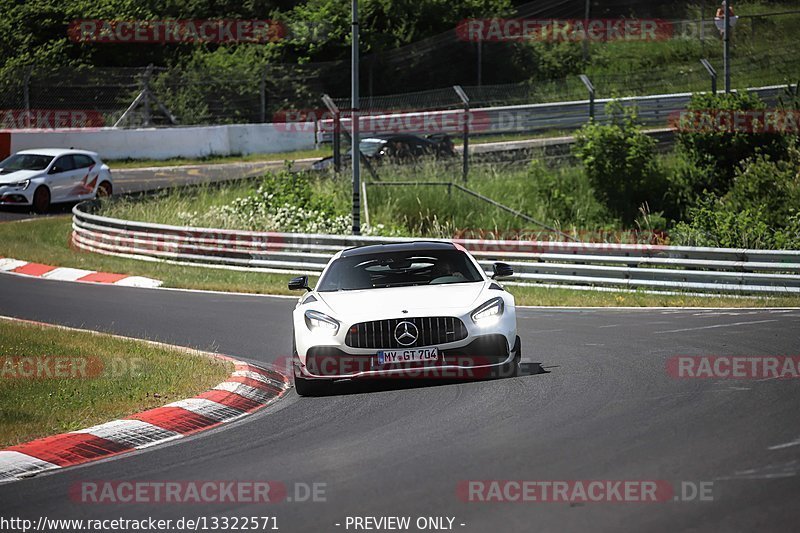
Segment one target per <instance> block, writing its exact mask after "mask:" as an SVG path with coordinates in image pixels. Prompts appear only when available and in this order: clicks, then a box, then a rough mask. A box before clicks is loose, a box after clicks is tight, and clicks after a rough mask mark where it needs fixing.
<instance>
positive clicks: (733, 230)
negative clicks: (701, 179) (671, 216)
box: [670, 194, 774, 248]
mask: <svg viewBox="0 0 800 533" xmlns="http://www.w3.org/2000/svg"><path fill="white" fill-rule="evenodd" d="M689 218H690V220H691V222H690V223H686V222H679V223H678V224H677V225H676V226H675V228H674V229H673V231H672V232H671V233H670V236H671V237H672V242H673V244H677V245H683V246H715V247H724V248H770V247H771V246H772V244H773V242H774V238H773V234H774V232H773V231H772V230H771V229H770V227H769V226H768V225H767V223H766V222H765V221H764V217H763V212H762V211H761V210H750V209H745V210H743V211H734V210H732V209H731V208H730V207H729V206H728V205H727V204H725V202H723V201H722V200H720V199H719V198H717V197H716V196H714V195H713V194H708V195H707V196H705V197H704V198H703V199H701V200H700V201H699V202H698V205H697V207H693V208H690V209H689Z"/></svg>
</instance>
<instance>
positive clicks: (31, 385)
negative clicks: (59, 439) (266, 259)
mask: <svg viewBox="0 0 800 533" xmlns="http://www.w3.org/2000/svg"><path fill="white" fill-rule="evenodd" d="M0 354H2V355H0V358H2V367H0V447H6V446H13V445H15V444H20V443H23V442H27V441H29V440H32V439H36V438H40V437H46V436H49V435H54V434H57V433H63V432H67V431H75V430H78V429H83V428H86V427H89V426H93V425H96V424H100V423H103V422H108V421H110V420H114V419H117V418H120V417H123V416H126V415H130V414H133V413H137V412H139V411H142V410H145V409H150V408H153V407H159V406H162V405H164V404H166V403H169V402H173V401H177V400H181V399H184V398H189V397H191V396H194V395H195V394H197V393H200V392H203V391H205V390H208V389H210V388H212V387H214V386H215V385H217V384H218V383H220V382H222V381H224V380H225V378H226V377H227V376H228V375H229V374H230V372H231V371H232V370H233V365H232V364H230V363H226V362H224V361H220V360H217V359H211V358H206V357H202V356H197V355H189V354H186V353H182V352H178V351H175V350H171V349H168V348H162V347H157V346H153V345H150V344H147V343H144V342H139V341H136V340H129V339H120V338H115V337H112V336H110V335H103V334H92V333H89V332H76V331H68V330H63V329H59V328H55V327H48V326H40V325H36V324H28V323H19V322H14V321H10V320H0ZM56 361H61V366H60V370H56V369H57V367H56ZM66 361H68V363H67V362H66ZM31 364H34V365H37V366H36V370H32V369H33V367H32V366H31ZM48 371H49V375H48ZM31 372H33V376H31V375H30V374H31ZM26 376H27V377H26ZM56 376H60V377H56ZM186 376H191V377H192V379H188V380H187V379H186Z"/></svg>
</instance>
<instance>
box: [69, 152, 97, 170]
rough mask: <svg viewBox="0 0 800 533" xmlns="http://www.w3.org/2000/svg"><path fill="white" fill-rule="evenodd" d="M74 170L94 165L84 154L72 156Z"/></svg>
mask: <svg viewBox="0 0 800 533" xmlns="http://www.w3.org/2000/svg"><path fill="white" fill-rule="evenodd" d="M72 160H73V161H74V162H75V168H87V167H90V166H92V165H94V164H95V162H94V159H92V158H91V157H89V156H88V155H85V154H72Z"/></svg>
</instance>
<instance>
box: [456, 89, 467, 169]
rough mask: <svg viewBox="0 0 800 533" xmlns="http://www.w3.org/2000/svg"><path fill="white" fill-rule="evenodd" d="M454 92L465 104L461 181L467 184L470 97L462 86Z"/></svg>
mask: <svg viewBox="0 0 800 533" xmlns="http://www.w3.org/2000/svg"><path fill="white" fill-rule="evenodd" d="M453 90H454V91H455V92H456V94H457V95H458V97H459V98H460V99H461V102H462V103H463V104H464V153H463V159H464V160H463V164H462V167H461V179H463V180H464V183H466V182H467V176H469V119H470V115H469V96H467V93H465V92H464V89H462V88H461V85H453Z"/></svg>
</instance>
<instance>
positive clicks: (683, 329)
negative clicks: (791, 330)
mask: <svg viewBox="0 0 800 533" xmlns="http://www.w3.org/2000/svg"><path fill="white" fill-rule="evenodd" d="M767 322H777V320H753V321H750V322H734V323H732V324H714V325H713V326H698V327H696V328H681V329H669V330H666V331H655V332H654V333H680V332H682V331H696V330H700V329H714V328H730V327H733V326H747V325H750V324H765V323H767Z"/></svg>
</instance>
